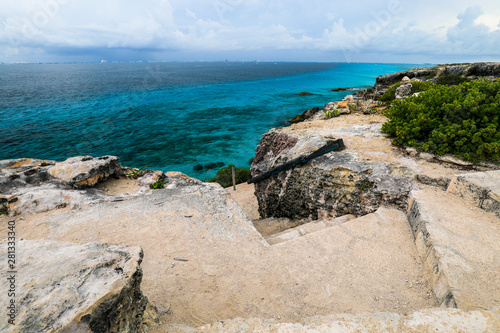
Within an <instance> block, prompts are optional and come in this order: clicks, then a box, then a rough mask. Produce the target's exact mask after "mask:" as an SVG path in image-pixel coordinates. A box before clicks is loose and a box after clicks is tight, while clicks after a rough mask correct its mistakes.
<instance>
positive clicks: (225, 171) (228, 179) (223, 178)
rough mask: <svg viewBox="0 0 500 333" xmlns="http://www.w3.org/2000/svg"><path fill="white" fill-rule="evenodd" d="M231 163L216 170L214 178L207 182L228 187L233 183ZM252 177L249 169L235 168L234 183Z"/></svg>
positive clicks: (239, 182) (242, 181)
mask: <svg viewBox="0 0 500 333" xmlns="http://www.w3.org/2000/svg"><path fill="white" fill-rule="evenodd" d="M232 167H233V165H232V164H229V165H228V166H227V167H225V168H222V169H220V170H219V171H217V174H216V175H215V177H214V178H210V179H209V182H211V183H219V184H221V185H222V187H229V186H232V185H233V174H232ZM250 178H252V175H251V173H250V170H248V169H245V168H236V184H241V183H244V182H246V181H247V180H249V179H250Z"/></svg>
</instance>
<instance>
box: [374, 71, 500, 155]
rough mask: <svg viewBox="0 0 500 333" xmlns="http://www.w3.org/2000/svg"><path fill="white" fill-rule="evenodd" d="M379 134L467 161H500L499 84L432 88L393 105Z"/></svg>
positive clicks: (482, 82) (467, 83) (467, 84)
mask: <svg viewBox="0 0 500 333" xmlns="http://www.w3.org/2000/svg"><path fill="white" fill-rule="evenodd" d="M384 114H385V115H386V116H387V118H389V121H388V122H386V123H385V124H384V125H383V127H382V131H383V132H385V133H388V134H390V135H391V136H393V137H394V139H393V143H394V144H396V145H400V146H403V145H406V146H412V147H415V148H417V149H419V150H422V151H430V152H434V153H436V154H439V155H442V154H447V153H448V154H453V155H456V156H461V157H462V158H464V159H465V160H468V161H472V162H477V161H478V160H493V161H497V160H498V159H499V158H500V131H499V125H500V124H499V118H500V81H499V80H497V81H494V82H490V81H488V80H477V81H474V82H466V83H462V84H460V85H455V86H444V85H434V86H433V87H431V88H430V89H428V90H427V91H425V92H424V93H422V94H420V95H418V96H411V97H408V98H406V99H404V100H397V101H394V104H393V106H392V107H391V108H389V109H388V110H387V111H386V112H385V113H384Z"/></svg>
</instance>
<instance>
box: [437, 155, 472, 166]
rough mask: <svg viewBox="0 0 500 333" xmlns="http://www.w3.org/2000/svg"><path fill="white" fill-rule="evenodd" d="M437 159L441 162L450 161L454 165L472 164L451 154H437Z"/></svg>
mask: <svg viewBox="0 0 500 333" xmlns="http://www.w3.org/2000/svg"><path fill="white" fill-rule="evenodd" d="M437 159H438V160H440V161H442V162H447V163H452V164H456V165H462V166H472V165H473V164H472V163H471V162H467V161H464V160H462V159H459V158H456V157H453V156H451V155H443V156H437Z"/></svg>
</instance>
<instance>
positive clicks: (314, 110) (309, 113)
mask: <svg viewBox="0 0 500 333" xmlns="http://www.w3.org/2000/svg"><path fill="white" fill-rule="evenodd" d="M319 111H321V110H320V108H318V107H314V108H312V109H309V110H307V111H305V112H304V113H302V114H299V115H296V116H295V117H293V118H292V120H290V122H291V123H292V124H296V123H300V122H302V121H305V120H307V119H309V118H311V117H313V116H314V115H315V114H316V113H317V112H319Z"/></svg>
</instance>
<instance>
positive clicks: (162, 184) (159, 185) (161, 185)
mask: <svg viewBox="0 0 500 333" xmlns="http://www.w3.org/2000/svg"><path fill="white" fill-rule="evenodd" d="M165 184H166V183H165V182H162V181H161V180H158V181H156V182H154V183H153V184H149V188H150V189H152V190H159V189H162V188H165Z"/></svg>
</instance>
